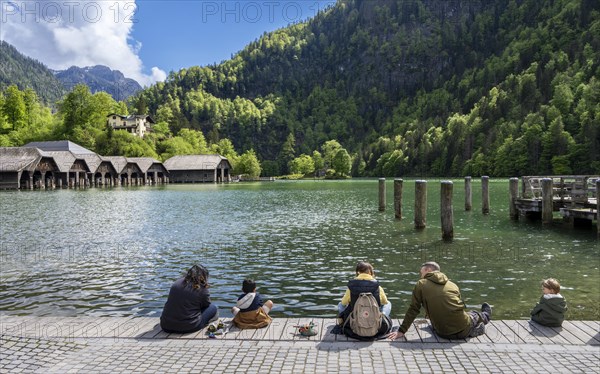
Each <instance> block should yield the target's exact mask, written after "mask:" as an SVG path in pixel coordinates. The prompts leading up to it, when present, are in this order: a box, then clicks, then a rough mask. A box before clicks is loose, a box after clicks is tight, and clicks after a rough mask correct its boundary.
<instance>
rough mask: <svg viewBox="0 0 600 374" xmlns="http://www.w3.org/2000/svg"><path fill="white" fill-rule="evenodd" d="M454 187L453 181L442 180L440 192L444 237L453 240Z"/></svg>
mask: <svg viewBox="0 0 600 374" xmlns="http://www.w3.org/2000/svg"><path fill="white" fill-rule="evenodd" d="M452 189H453V185H452V182H451V181H442V189H441V192H440V203H441V207H440V211H441V212H442V214H441V215H442V239H443V240H452V238H453V237H454V211H453V210H452Z"/></svg>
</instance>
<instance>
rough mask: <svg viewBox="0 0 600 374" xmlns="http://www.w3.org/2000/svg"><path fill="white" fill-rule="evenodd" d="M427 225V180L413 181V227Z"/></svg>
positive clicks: (417, 227)
mask: <svg viewBox="0 0 600 374" xmlns="http://www.w3.org/2000/svg"><path fill="white" fill-rule="evenodd" d="M426 225H427V181H424V180H417V181H415V229H424V228H425V226H426Z"/></svg>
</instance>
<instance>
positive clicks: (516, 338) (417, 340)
mask: <svg viewBox="0 0 600 374" xmlns="http://www.w3.org/2000/svg"><path fill="white" fill-rule="evenodd" d="M222 321H223V322H224V324H225V328H224V329H225V330H227V329H229V330H228V332H227V333H225V334H223V335H216V338H215V339H217V340H218V339H223V340H261V341H322V342H352V341H355V340H353V339H349V338H348V337H346V336H345V335H339V334H333V333H332V332H331V331H332V329H333V328H334V326H335V325H336V320H335V318H274V319H273V322H272V323H271V325H269V326H268V327H267V328H263V329H257V330H253V329H251V330H240V329H238V328H237V327H235V326H232V323H231V318H223V319H222ZM309 322H313V323H314V324H315V326H316V330H317V332H318V333H317V335H315V336H310V337H307V336H302V335H300V334H299V333H298V328H297V327H296V326H298V325H302V324H307V323H309ZM401 322H402V321H401V320H398V319H393V324H394V326H399V325H400V324H401ZM0 331H1V332H0V333H1V334H2V335H8V336H16V337H21V338H38V339H68V340H73V341H76V340H89V339H144V340H145V339H150V340H156V339H192V340H198V339H211V338H210V337H209V336H208V332H207V328H205V329H203V330H200V331H198V332H194V333H190V334H169V333H166V332H164V331H162V329H161V328H160V325H159V318H157V317H99V318H97V317H34V316H26V317H20V316H2V317H1V318H0ZM211 340H212V339H211ZM467 341H468V342H470V343H487V344H535V345H547V344H561V345H592V346H600V321H565V322H564V323H563V326H562V327H544V326H541V325H539V324H536V323H533V322H530V321H528V320H492V321H491V322H490V323H489V324H488V325H487V326H486V333H485V334H484V335H481V336H478V337H476V338H467V339H459V340H448V339H444V338H442V337H440V336H438V335H437V334H436V333H435V332H434V331H433V330H432V328H431V324H430V323H429V321H428V320H426V319H417V320H416V321H415V322H414V323H413V325H412V327H411V328H410V329H409V330H408V331H407V333H406V335H405V336H404V337H403V338H401V339H399V340H397V342H400V343H407V344H427V343H436V344H438V343H442V344H444V343H457V342H458V343H460V342H467ZM376 343H386V344H389V341H386V340H380V341H377V342H376Z"/></svg>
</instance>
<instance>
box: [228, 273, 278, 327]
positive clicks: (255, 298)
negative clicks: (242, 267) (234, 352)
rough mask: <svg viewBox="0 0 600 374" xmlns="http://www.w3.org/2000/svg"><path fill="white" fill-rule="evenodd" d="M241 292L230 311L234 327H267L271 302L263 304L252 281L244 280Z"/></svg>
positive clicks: (271, 307) (271, 306) (269, 320)
mask: <svg viewBox="0 0 600 374" xmlns="http://www.w3.org/2000/svg"><path fill="white" fill-rule="evenodd" d="M242 292H244V293H243V294H242V295H240V297H238V300H237V303H236V306H234V307H233V308H232V309H231V311H232V313H233V322H234V323H235V324H236V326H237V327H239V328H241V329H257V328H261V327H265V326H267V325H269V323H271V320H272V319H271V317H270V316H269V312H270V311H271V309H273V302H272V301H271V300H267V301H265V302H263V299H262V296H261V295H260V293H258V292H256V283H255V282H254V281H253V280H252V279H245V280H244V282H243V283H242Z"/></svg>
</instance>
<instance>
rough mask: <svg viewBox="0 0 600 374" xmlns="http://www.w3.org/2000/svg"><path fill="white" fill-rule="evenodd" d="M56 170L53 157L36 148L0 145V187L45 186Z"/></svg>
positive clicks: (27, 187)
mask: <svg viewBox="0 0 600 374" xmlns="http://www.w3.org/2000/svg"><path fill="white" fill-rule="evenodd" d="M58 172H59V168H58V166H57V164H56V162H55V161H54V158H53V157H52V156H51V155H49V154H47V153H46V152H43V151H41V150H39V149H37V148H29V147H0V189H20V188H26V189H33V188H34V187H38V188H45V187H46V185H47V184H48V179H52V178H53V176H54V175H55V174H56V173H58Z"/></svg>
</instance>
